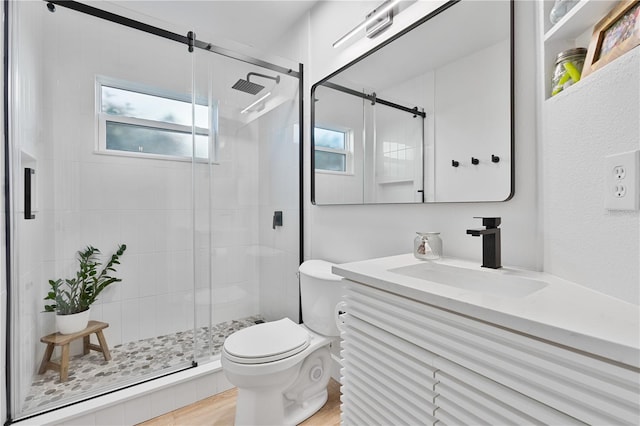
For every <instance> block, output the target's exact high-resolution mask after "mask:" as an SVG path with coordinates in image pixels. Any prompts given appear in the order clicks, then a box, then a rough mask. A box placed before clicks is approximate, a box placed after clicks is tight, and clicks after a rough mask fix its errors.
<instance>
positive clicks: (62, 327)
mask: <svg viewBox="0 0 640 426" xmlns="http://www.w3.org/2000/svg"><path fill="white" fill-rule="evenodd" d="M90 313H91V308H89V309H87V310H86V311H82V312H78V313H77V314H71V315H56V327H57V328H58V332H59V333H60V334H73V333H77V332H79V331H82V330H84V329H85V328H87V324H88V323H89V314H90Z"/></svg>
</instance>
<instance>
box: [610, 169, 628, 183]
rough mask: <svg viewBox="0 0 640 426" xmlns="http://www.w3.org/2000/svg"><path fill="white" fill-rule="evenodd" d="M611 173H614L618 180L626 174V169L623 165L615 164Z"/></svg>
mask: <svg viewBox="0 0 640 426" xmlns="http://www.w3.org/2000/svg"><path fill="white" fill-rule="evenodd" d="M613 174H614V175H615V177H616V179H618V180H620V179H624V177H625V176H626V175H627V171H626V169H625V168H624V166H616V167H614V168H613Z"/></svg>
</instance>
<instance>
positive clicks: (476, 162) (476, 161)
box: [471, 157, 480, 165]
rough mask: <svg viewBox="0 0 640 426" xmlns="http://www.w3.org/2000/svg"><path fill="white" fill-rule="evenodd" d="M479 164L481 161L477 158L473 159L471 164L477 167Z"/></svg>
mask: <svg viewBox="0 0 640 426" xmlns="http://www.w3.org/2000/svg"><path fill="white" fill-rule="evenodd" d="M478 163H480V160H478V159H477V158H476V157H471V164H473V165H477V164H478Z"/></svg>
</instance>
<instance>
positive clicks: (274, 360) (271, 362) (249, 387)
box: [221, 260, 342, 425]
mask: <svg viewBox="0 0 640 426" xmlns="http://www.w3.org/2000/svg"><path fill="white" fill-rule="evenodd" d="M331 266H332V264H331V263H329V262H325V261H321V260H310V261H307V262H305V263H303V264H302V265H300V269H299V271H300V294H301V299H302V317H303V319H304V324H296V323H295V322H293V321H291V320H290V319H289V318H283V319H280V320H278V321H271V322H266V323H263V324H257V325H254V326H251V327H248V328H245V329H243V330H240V331H237V332H235V333H233V334H232V335H230V336H229V337H228V338H227V339H226V340H225V342H224V345H223V348H222V357H221V361H222V369H223V371H224V373H225V376H226V377H227V379H228V380H229V382H231V383H232V384H233V385H235V386H236V387H237V388H238V398H237V403H236V419H235V424H236V425H295V424H298V423H300V422H302V421H303V420H305V419H306V418H308V417H310V416H311V415H313V414H314V413H315V412H316V411H318V410H319V409H320V408H321V407H322V406H323V405H324V404H325V402H326V401H327V384H328V383H329V379H330V377H331V370H332V368H331V362H332V360H331V352H330V350H329V347H330V345H331V343H332V342H333V341H335V340H336V338H337V336H338V335H339V332H338V329H337V327H336V324H335V318H334V315H335V312H334V311H335V306H336V304H337V303H338V302H339V301H340V298H341V296H342V282H341V280H342V279H341V278H340V277H339V276H337V275H334V274H332V273H331Z"/></svg>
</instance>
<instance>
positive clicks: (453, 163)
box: [451, 160, 460, 167]
mask: <svg viewBox="0 0 640 426" xmlns="http://www.w3.org/2000/svg"><path fill="white" fill-rule="evenodd" d="M451 165H452V166H453V167H458V166H459V165H460V162H459V161H456V160H451Z"/></svg>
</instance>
